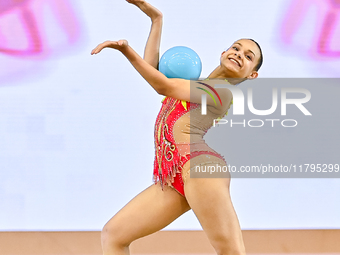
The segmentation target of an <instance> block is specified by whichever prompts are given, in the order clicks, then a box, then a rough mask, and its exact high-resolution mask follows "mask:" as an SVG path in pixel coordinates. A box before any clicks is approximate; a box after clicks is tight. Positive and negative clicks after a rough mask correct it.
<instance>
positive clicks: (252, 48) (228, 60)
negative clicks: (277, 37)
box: [221, 39, 261, 79]
mask: <svg viewBox="0 0 340 255" xmlns="http://www.w3.org/2000/svg"><path fill="white" fill-rule="evenodd" d="M260 54H261V53H260V49H259V48H258V46H257V45H256V43H254V42H253V41H251V40H247V39H241V40H238V41H236V42H234V44H233V45H232V46H231V47H230V48H229V49H228V50H226V51H224V52H223V53H222V55H221V67H222V68H223V69H224V70H225V73H226V75H227V77H226V78H247V79H255V78H257V76H258V73H257V71H256V70H255V67H256V65H257V64H258V62H259V59H260Z"/></svg>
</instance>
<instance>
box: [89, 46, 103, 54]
mask: <svg viewBox="0 0 340 255" xmlns="http://www.w3.org/2000/svg"><path fill="white" fill-rule="evenodd" d="M103 48H104V47H103V44H99V45H98V46H97V47H96V48H94V49H93V50H92V53H91V54H92V55H93V54H98V53H99V52H101V50H102V49H103Z"/></svg>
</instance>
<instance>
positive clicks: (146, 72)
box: [91, 40, 232, 110]
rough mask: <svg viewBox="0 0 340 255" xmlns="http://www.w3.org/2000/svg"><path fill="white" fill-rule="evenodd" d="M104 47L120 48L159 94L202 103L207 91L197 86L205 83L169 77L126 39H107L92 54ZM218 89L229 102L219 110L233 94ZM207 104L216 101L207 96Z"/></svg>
mask: <svg viewBox="0 0 340 255" xmlns="http://www.w3.org/2000/svg"><path fill="white" fill-rule="evenodd" d="M104 48H112V49H116V50H119V51H120V52H121V53H122V54H123V55H124V56H125V57H126V58H127V59H128V60H129V61H130V63H131V64H132V65H133V66H134V68H135V69H136V70H137V71H138V72H139V73H140V75H142V76H143V78H144V79H145V80H146V81H147V82H148V83H149V84H150V85H151V86H152V87H153V88H154V90H156V92H157V93H158V94H160V95H164V96H168V97H172V98H175V99H179V100H184V101H189V102H193V103H201V96H202V94H205V92H204V91H203V90H200V89H195V88H197V87H200V88H202V89H204V88H205V86H204V85H202V84H200V82H196V81H190V80H184V79H176V78H167V77H166V76H165V75H164V74H162V73H161V72H159V71H158V70H156V69H155V68H154V67H153V66H151V65H150V64H149V63H147V62H146V61H145V60H144V59H142V58H141V57H140V56H139V55H138V54H137V53H136V52H135V51H134V50H133V49H132V48H131V47H130V46H129V44H128V42H127V41H126V40H119V41H105V42H103V43H101V44H99V45H98V46H97V47H96V48H95V49H93V50H92V52H91V54H92V55H94V54H98V53H99V52H101V50H102V49H104ZM207 83H208V82H207ZM192 85H193V86H194V87H193V86H192ZM210 86H212V87H213V86H214V85H213V83H211V84H210ZM192 88H194V89H192ZM216 90H218V94H219V95H220V96H221V98H222V101H223V102H227V103H226V104H223V107H222V105H217V108H219V110H226V108H225V107H226V106H229V103H230V101H231V99H232V94H231V92H230V91H229V90H228V89H216ZM207 104H208V105H211V106H216V105H215V102H214V101H213V99H212V98H210V97H207Z"/></svg>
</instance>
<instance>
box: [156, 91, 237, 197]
mask: <svg viewBox="0 0 340 255" xmlns="http://www.w3.org/2000/svg"><path fill="white" fill-rule="evenodd" d="M162 103H163V104H162V107H161V110H160V112H159V114H158V116H157V119H156V123H155V132H154V136H155V152H156V155H155V161H154V172H153V181H154V183H155V184H156V183H158V182H160V183H161V186H162V189H163V185H169V186H170V187H173V188H175V189H176V190H177V191H178V192H179V193H180V194H181V195H183V196H185V194H184V182H183V179H182V168H183V166H184V164H185V163H186V162H187V161H188V160H190V158H191V159H192V158H193V157H196V156H199V155H203V154H207V155H212V156H215V157H217V158H215V157H212V158H213V159H212V161H211V160H210V161H209V162H207V161H205V162H204V163H213V162H215V163H216V162H217V161H219V163H221V160H223V163H225V164H226V162H225V160H224V158H223V157H222V156H221V155H220V154H218V153H217V152H215V151H214V150H213V149H211V148H210V147H209V146H208V145H207V144H206V143H205V141H204V140H203V136H204V134H205V133H206V132H207V131H208V129H209V128H210V127H211V126H212V124H213V120H214V119H217V118H221V117H223V116H224V115H225V114H226V113H227V112H225V113H223V114H221V113H217V112H216V110H214V108H212V107H209V106H208V111H207V115H202V114H201V105H200V104H196V103H190V102H186V101H181V100H178V99H174V98H171V97H166V98H165V99H164V100H163V101H162ZM231 104H232V101H231V102H230V104H229V107H230V105H231ZM190 115H191V118H190ZM216 159H217V161H216Z"/></svg>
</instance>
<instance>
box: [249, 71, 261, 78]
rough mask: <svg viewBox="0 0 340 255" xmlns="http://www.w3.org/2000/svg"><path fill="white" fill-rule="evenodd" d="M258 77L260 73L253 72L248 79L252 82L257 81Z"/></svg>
mask: <svg viewBox="0 0 340 255" xmlns="http://www.w3.org/2000/svg"><path fill="white" fill-rule="evenodd" d="M257 76H259V73H258V72H256V71H252V72H251V74H250V75H248V77H247V78H248V79H249V80H252V79H256V78H257Z"/></svg>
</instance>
